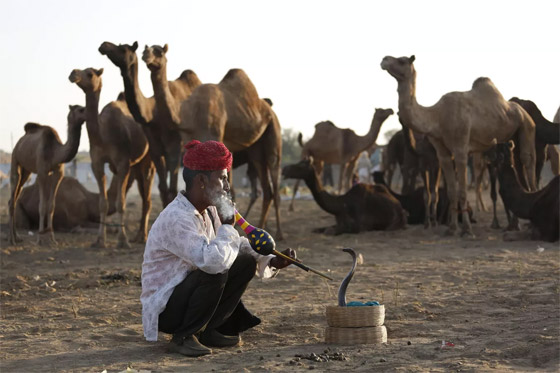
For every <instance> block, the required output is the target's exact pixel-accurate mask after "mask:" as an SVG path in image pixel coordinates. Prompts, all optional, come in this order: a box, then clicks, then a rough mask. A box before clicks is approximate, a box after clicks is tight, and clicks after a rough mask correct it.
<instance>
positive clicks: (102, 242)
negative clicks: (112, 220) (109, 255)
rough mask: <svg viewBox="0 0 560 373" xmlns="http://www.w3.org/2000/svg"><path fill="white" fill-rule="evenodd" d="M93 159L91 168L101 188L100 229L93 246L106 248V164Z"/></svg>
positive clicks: (107, 207)
mask: <svg viewBox="0 0 560 373" xmlns="http://www.w3.org/2000/svg"><path fill="white" fill-rule="evenodd" d="M98 163H100V162H94V161H93V160H92V163H91V169H92V172H93V176H94V177H95V181H96V182H97V187H98V188H99V230H98V232H97V240H96V241H95V242H94V243H93V244H92V245H91V246H92V247H98V248H105V247H106V240H107V226H106V224H107V210H108V209H109V206H108V203H107V190H106V189H105V185H106V180H107V179H106V177H105V171H104V169H103V166H104V164H103V163H101V164H98Z"/></svg>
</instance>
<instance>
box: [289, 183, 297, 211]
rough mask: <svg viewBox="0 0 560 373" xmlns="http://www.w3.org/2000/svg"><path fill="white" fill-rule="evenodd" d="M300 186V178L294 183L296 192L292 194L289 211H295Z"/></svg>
mask: <svg viewBox="0 0 560 373" xmlns="http://www.w3.org/2000/svg"><path fill="white" fill-rule="evenodd" d="M298 188H299V179H298V180H296V183H295V184H294V193H293V194H292V202H290V206H289V207H288V211H294V201H295V199H296V194H297V190H298Z"/></svg>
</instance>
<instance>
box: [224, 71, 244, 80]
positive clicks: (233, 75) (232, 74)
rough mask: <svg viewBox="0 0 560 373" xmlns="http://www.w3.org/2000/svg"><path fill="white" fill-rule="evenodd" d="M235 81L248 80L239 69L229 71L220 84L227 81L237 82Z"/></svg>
mask: <svg viewBox="0 0 560 373" xmlns="http://www.w3.org/2000/svg"><path fill="white" fill-rule="evenodd" d="M237 79H249V77H248V76H247V74H246V73H245V71H243V70H241V69H230V70H229V71H228V72H227V74H226V75H225V76H224V78H223V79H222V82H226V81H229V80H237Z"/></svg>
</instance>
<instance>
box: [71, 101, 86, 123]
mask: <svg viewBox="0 0 560 373" xmlns="http://www.w3.org/2000/svg"><path fill="white" fill-rule="evenodd" d="M68 109H70V111H69V112H68V117H67V118H68V123H69V124H73V125H76V126H81V125H82V124H84V122H85V121H86V108H85V107H83V106H80V105H68Z"/></svg>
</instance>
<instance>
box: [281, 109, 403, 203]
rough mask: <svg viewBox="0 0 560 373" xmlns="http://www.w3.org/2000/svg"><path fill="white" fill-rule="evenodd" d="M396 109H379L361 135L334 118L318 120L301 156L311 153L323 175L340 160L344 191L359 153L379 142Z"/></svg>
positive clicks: (340, 190) (348, 185) (341, 184)
mask: <svg viewBox="0 0 560 373" xmlns="http://www.w3.org/2000/svg"><path fill="white" fill-rule="evenodd" d="M393 113H394V112H393V110H392V109H375V114H374V115H373V119H372V121H371V125H370V128H369V131H368V133H367V134H366V135H365V136H358V135H356V133H355V132H354V131H353V130H351V129H349V128H338V127H337V126H335V125H334V124H333V123H332V122H331V121H326V122H320V123H317V124H316V125H315V133H314V134H313V137H312V138H311V139H310V140H309V141H307V142H306V143H305V144H304V145H302V147H303V148H302V150H301V157H302V159H305V158H307V157H310V156H311V157H312V158H313V161H314V162H315V163H314V165H313V166H314V168H315V170H317V173H318V174H319V175H322V172H323V164H324V163H325V162H326V163H331V164H339V165H340V173H339V178H338V193H339V194H340V193H341V192H342V191H346V190H348V189H349V187H350V181H351V180H352V174H353V172H354V168H355V166H356V162H357V160H358V157H359V156H360V154H361V153H362V152H363V151H366V150H368V149H369V148H371V147H372V146H373V145H374V144H375V141H376V140H377V136H378V135H379V130H380V129H381V125H382V124H383V122H385V120H386V119H387V118H388V117H389V116H390V115H392V114H393ZM300 139H301V136H300ZM300 144H301V142H300ZM298 186H299V182H296V184H295V186H294V194H293V196H292V202H291V204H290V211H293V205H294V199H295V195H296V193H297V189H298Z"/></svg>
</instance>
